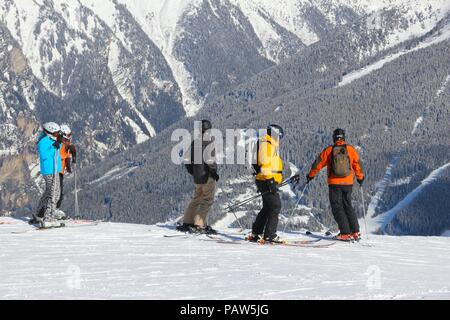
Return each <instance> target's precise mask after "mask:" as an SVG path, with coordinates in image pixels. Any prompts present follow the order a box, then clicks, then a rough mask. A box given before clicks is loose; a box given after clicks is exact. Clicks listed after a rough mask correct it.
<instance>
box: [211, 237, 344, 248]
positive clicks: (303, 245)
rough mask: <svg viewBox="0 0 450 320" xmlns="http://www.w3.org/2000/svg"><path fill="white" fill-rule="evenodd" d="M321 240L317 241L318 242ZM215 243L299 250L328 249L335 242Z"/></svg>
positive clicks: (224, 241) (226, 241)
mask: <svg viewBox="0 0 450 320" xmlns="http://www.w3.org/2000/svg"><path fill="white" fill-rule="evenodd" d="M320 240H321V239H319V241H320ZM214 241H215V242H216V243H220V244H237V245H245V244H250V245H260V246H265V245H266V246H270V245H271V246H286V247H301V248H328V247H331V246H332V245H334V244H336V242H334V241H333V242H330V243H326V244H317V242H318V241H313V242H309V243H302V242H291V243H289V242H266V243H260V242H250V241H246V240H243V241H230V240H214Z"/></svg>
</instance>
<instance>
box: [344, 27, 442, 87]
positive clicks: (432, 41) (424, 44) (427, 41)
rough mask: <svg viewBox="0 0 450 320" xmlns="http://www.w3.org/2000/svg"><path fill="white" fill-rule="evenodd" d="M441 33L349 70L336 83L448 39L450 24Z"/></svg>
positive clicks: (353, 79)
mask: <svg viewBox="0 0 450 320" xmlns="http://www.w3.org/2000/svg"><path fill="white" fill-rule="evenodd" d="M441 31H442V32H441V34H438V35H437V36H436V35H433V36H430V37H429V38H427V39H425V40H424V41H423V42H421V43H420V44H419V45H417V46H416V47H414V48H412V49H410V50H402V51H400V52H397V53H394V54H391V55H388V56H386V57H384V58H382V59H381V60H379V61H377V62H374V63H372V64H371V65H369V66H365V67H363V68H361V69H358V70H355V71H353V72H350V73H349V74H347V75H345V76H344V77H343V78H342V81H341V82H340V83H339V84H338V87H343V86H346V85H348V84H350V83H352V82H353V81H355V80H357V79H360V78H362V77H365V76H367V75H369V74H371V73H372V72H374V71H377V70H380V69H381V68H383V67H384V66H385V65H386V64H387V63H390V62H392V61H394V60H396V59H398V58H400V57H402V56H404V55H406V54H409V53H411V52H414V51H417V50H420V49H424V48H426V47H429V46H431V45H434V44H437V43H440V42H442V41H445V40H448V39H450V24H449V25H447V26H446V27H445V28H443V30H441Z"/></svg>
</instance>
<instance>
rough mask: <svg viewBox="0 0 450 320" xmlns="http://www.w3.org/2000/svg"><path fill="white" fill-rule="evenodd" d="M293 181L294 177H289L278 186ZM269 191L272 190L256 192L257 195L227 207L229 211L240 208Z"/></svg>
mask: <svg viewBox="0 0 450 320" xmlns="http://www.w3.org/2000/svg"><path fill="white" fill-rule="evenodd" d="M291 181H292V178H289V179H287V180H285V181H283V182H282V183H280V184H279V185H278V186H277V187H278V188H280V187H284V186H286V185H288V184H289V183H290V182H291ZM269 192H270V191H265V192H260V193H258V194H256V195H255V196H253V197H251V198H248V199H246V200H243V201H241V202H238V203H235V204H233V205H231V206H228V207H226V208H225V209H226V210H227V211H231V210H234V209H236V208H239V207H241V206H243V205H244V204H247V203H249V202H251V201H253V200H255V199H257V198H259V197H261V196H263V195H265V194H267V193H269Z"/></svg>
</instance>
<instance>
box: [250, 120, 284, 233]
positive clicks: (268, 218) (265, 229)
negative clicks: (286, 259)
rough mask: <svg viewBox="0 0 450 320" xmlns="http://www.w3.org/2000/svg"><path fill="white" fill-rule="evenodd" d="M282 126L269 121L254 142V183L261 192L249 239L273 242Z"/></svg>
mask: <svg viewBox="0 0 450 320" xmlns="http://www.w3.org/2000/svg"><path fill="white" fill-rule="evenodd" d="M283 135H284V131H283V129H282V128H281V127H280V126H278V125H275V124H271V125H269V127H268V128H267V135H265V136H264V137H263V138H262V139H261V140H260V141H259V142H258V150H257V164H256V165H255V166H254V168H255V171H256V186H257V188H258V191H259V192H260V193H261V194H262V200H263V207H262V209H261V211H260V212H259V214H258V216H257V217H256V220H255V222H254V223H253V226H252V233H251V234H250V235H249V236H248V240H249V241H255V242H256V241H260V240H263V241H268V242H277V241H279V238H278V236H277V227H278V216H279V214H280V211H281V198H280V194H279V190H278V188H277V185H279V184H280V183H281V182H282V180H283V161H282V160H281V158H280V156H279V146H280V139H281V138H282V137H283Z"/></svg>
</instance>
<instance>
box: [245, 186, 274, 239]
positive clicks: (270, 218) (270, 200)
mask: <svg viewBox="0 0 450 320" xmlns="http://www.w3.org/2000/svg"><path fill="white" fill-rule="evenodd" d="M256 186H257V188H258V191H259V192H261V193H264V192H267V191H268V190H269V183H268V182H266V181H259V180H256ZM262 200H263V207H262V209H261V211H260V212H259V213H258V216H257V217H256V220H255V222H254V223H253V226H252V233H253V234H263V233H264V238H265V239H274V238H275V237H276V236H277V227H278V216H279V214H280V211H281V198H280V194H279V193H278V192H275V193H272V192H267V193H265V194H264V195H263V196H262Z"/></svg>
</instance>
